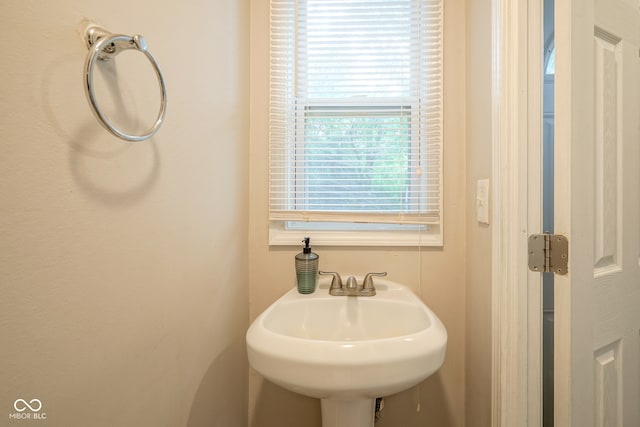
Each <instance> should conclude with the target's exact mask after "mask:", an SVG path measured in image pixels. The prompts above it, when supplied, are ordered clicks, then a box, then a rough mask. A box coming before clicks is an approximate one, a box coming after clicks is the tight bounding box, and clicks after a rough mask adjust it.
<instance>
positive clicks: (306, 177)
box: [269, 0, 442, 245]
mask: <svg viewBox="0 0 640 427" xmlns="http://www.w3.org/2000/svg"><path fill="white" fill-rule="evenodd" d="M270 49H271V52H270V53H271V69H270V82H271V87H270V96H271V98H270V141H269V171H270V172H269V220H270V242H271V243H272V244H279V243H281V244H290V243H298V240H299V237H300V235H301V233H302V231H304V230H307V231H309V232H310V233H311V232H312V230H313V233H312V235H313V236H314V241H315V244H316V245H317V244H323V243H325V244H349V245H353V244H365V245H366V244H382V245H417V244H419V245H439V244H441V243H442V3H441V0H272V1H271V44H270ZM363 223H366V224H369V225H367V226H363V225H362V224H363ZM349 224H353V226H352V227H350V226H349ZM371 233H373V235H370V234H371ZM365 234H366V235H365ZM318 237H320V238H318Z"/></svg>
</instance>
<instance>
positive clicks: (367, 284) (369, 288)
mask: <svg viewBox="0 0 640 427" xmlns="http://www.w3.org/2000/svg"><path fill="white" fill-rule="evenodd" d="M386 275H387V272H386V271H385V272H383V273H367V275H366V276H364V280H363V282H362V291H363V292H365V293H367V294H371V296H373V295H375V294H376V288H375V287H374V286H373V277H374V276H375V277H385V276H386Z"/></svg>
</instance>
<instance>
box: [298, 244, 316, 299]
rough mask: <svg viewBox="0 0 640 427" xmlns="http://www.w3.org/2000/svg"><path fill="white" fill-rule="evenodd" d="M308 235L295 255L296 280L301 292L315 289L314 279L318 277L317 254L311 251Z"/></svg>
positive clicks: (310, 291) (309, 291)
mask: <svg viewBox="0 0 640 427" xmlns="http://www.w3.org/2000/svg"><path fill="white" fill-rule="evenodd" d="M310 240H311V239H310V238H309V237H305V238H304V239H303V240H302V242H303V243H304V247H303V249H302V252H300V253H299V254H298V255H296V279H297V282H298V292H300V293H301V294H311V293H313V292H314V291H315V290H316V280H317V277H318V258H320V257H319V256H318V254H315V253H313V252H311V247H310V246H309V242H310Z"/></svg>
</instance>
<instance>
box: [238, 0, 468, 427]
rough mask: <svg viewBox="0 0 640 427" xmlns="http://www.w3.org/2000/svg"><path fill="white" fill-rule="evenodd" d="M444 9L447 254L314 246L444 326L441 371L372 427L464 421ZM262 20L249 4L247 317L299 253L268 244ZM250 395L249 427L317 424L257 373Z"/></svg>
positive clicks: (455, 157) (460, 185) (457, 31)
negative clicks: (389, 285)
mask: <svg viewBox="0 0 640 427" xmlns="http://www.w3.org/2000/svg"><path fill="white" fill-rule="evenodd" d="M445 3H446V7H445V21H446V22H445V43H446V48H445V49H446V55H445V75H446V77H445V94H446V99H445V118H444V120H445V149H444V161H445V176H444V186H445V194H444V210H445V219H444V222H445V228H444V230H445V235H444V240H445V245H444V248H423V249H422V250H418V249H416V248H400V249H398V248H337V247H314V251H315V252H317V253H318V254H319V255H320V265H321V268H323V269H328V270H337V271H341V272H354V273H359V274H362V273H364V272H367V271H373V270H381V269H382V270H386V271H388V273H389V276H388V277H389V278H390V279H391V280H396V281H399V282H404V283H407V284H408V285H410V286H411V287H412V288H413V289H414V291H415V292H416V293H419V294H421V295H422V297H423V299H424V301H425V302H426V303H427V304H428V305H429V306H430V307H431V308H432V309H433V310H434V311H435V312H436V313H437V314H438V316H439V317H440V318H441V319H442V321H443V322H444V324H445V326H446V327H447V330H448V333H449V343H448V348H447V352H448V353H447V358H446V361H445V364H444V366H443V367H442V368H441V369H440V371H439V372H438V373H437V374H435V375H434V376H432V377H430V378H429V379H427V380H426V381H425V382H423V383H422V384H421V385H420V386H419V387H416V388H413V389H411V390H408V391H406V392H404V393H400V394H398V395H395V396H391V397H389V398H387V399H385V401H386V406H385V410H384V413H383V418H382V420H381V421H380V422H379V423H378V424H376V426H377V427H378V426H379V427H393V426H403V427H411V426H416V427H417V426H421V427H428V426H434V427H448V426H456V427H462V426H464V421H465V415H464V407H465V404H464V396H465V392H464V379H465V364H464V363H465V362H464V359H465V262H464V257H465V231H464V229H465V207H466V205H465V197H464V194H465V154H464V131H465V126H464V123H465V103H464V96H465V76H464V73H465V65H464V64H465V62H464V61H465V37H464V34H465V28H464V22H465V21H464V16H465V9H464V7H465V4H464V1H463V0H450V1H449V0H447V1H446V2H445ZM268 14H269V5H268V2H267V1H263V0H253V1H252V2H251V77H250V80H251V102H250V103H251V131H250V133H251V136H250V140H251V157H250V187H251V190H250V195H251V197H250V200H251V202H250V207H251V208H250V227H249V238H250V242H251V243H250V258H251V260H250V266H251V268H250V316H251V320H253V319H254V318H255V317H256V316H257V315H258V314H260V313H261V312H262V311H263V310H264V309H265V308H266V307H267V306H269V305H270V304H271V303H272V302H273V301H275V300H276V299H277V298H278V297H279V296H280V295H282V294H283V293H284V292H286V291H287V290H288V289H290V288H291V287H293V286H295V274H294V269H293V259H294V255H295V254H296V253H297V252H299V248H297V247H269V245H268V223H267V191H268V188H267V176H268V175H267V166H268V160H267V141H268V133H269V127H268V86H269V80H268V64H269V62H268V50H269V46H268V40H269V28H268V24H269V22H268V20H269V19H268ZM312 237H313V236H312ZM249 389H250V395H249V406H250V408H249V411H250V424H249V425H250V426H251V427H287V426H291V427H299V426H305V427H319V426H320V405H319V401H318V400H315V399H310V398H306V397H303V396H300V395H296V394H294V393H291V392H288V391H286V390H284V389H282V388H280V387H277V386H275V385H273V384H271V383H269V382H267V381H263V379H262V378H261V376H260V375H259V374H257V373H255V372H250V379H249ZM418 402H419V403H420V412H417V411H416V408H417V406H418Z"/></svg>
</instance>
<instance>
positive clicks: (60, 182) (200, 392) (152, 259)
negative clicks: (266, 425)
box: [0, 0, 249, 427]
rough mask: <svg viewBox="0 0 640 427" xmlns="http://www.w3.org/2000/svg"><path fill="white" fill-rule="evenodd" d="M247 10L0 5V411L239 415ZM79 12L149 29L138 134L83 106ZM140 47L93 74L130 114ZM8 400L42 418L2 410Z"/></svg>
mask: <svg viewBox="0 0 640 427" xmlns="http://www.w3.org/2000/svg"><path fill="white" fill-rule="evenodd" d="M248 6H249V5H248V2H247V1H243V0H216V1H210V2H187V3H184V2H183V3H180V4H177V3H171V2H168V3H162V4H160V3H158V2H156V1H150V0H139V1H134V2H131V1H124V0H111V1H110V2H104V1H98V0H60V1H54V2H46V1H27V0H23V1H4V2H2V4H1V5H0V35H1V37H0V52H2V60H1V61H0V420H2V421H0V424H2V425H8V426H11V425H21V426H28V425H35V426H37V425H46V426H61V427H62V426H65V427H66V426H105V427H113V426H134V425H135V426H149V427H158V426H171V427H175V426H220V427H233V426H237V427H241V426H246V425H247V364H246V356H245V345H244V332H245V330H246V327H247V325H248V318H249V314H248V307H247V301H248V267H247V253H248V249H247V240H248V238H247V224H248V201H247V200H248V176H249V171H248V166H247V162H246V160H247V158H248V148H249V147H248V113H247V111H248V97H249V94H248V66H249V64H248V60H249V57H248V41H249V40H248V32H249V27H248V21H249V9H248ZM84 17H89V18H91V19H94V20H96V21H99V22H100V23H101V24H103V25H104V26H105V27H106V28H108V29H110V30H112V31H114V32H123V33H126V34H134V33H140V34H143V35H145V36H146V38H147V41H148V43H149V47H150V50H151V51H152V52H153V53H154V54H155V56H156V57H157V58H158V61H159V62H160V64H161V66H162V69H163V71H164V75H165V78H166V82H167V90H168V94H169V105H168V112H167V117H166V123H165V124H164V126H163V128H162V129H161V130H160V132H159V133H158V134H157V136H156V137H154V138H153V140H152V141H147V142H142V143H138V144H129V143H124V142H122V141H120V140H117V139H116V138H115V137H112V136H110V135H109V134H107V133H106V131H105V130H104V129H102V128H101V127H100V126H99V125H98V122H97V121H96V120H95V118H94V117H93V116H92V115H91V112H90V110H89V107H88V105H87V102H86V100H85V98H84V94H83V89H82V67H83V61H84V58H85V55H86V52H87V49H86V48H85V46H84V44H83V40H82V39H81V36H80V34H79V33H78V29H79V24H80V21H81V19H82V18H84ZM140 58H144V57H143V56H142V55H141V54H139V53H134V52H128V53H126V54H122V57H120V56H119V57H118V58H117V59H116V63H117V64H118V66H116V67H115V71H116V72H115V74H112V75H111V77H109V76H108V73H107V79H108V80H110V83H111V84H112V85H116V84H117V85H119V89H117V90H112V93H123V94H125V95H126V96H125V99H124V101H123V103H122V107H123V108H124V109H125V110H127V116H128V117H133V118H135V117H136V116H137V114H138V112H140V115H141V117H140V122H144V121H145V120H144V118H145V117H147V115H148V114H149V113H151V116H152V117H153V116H154V114H155V113H154V112H155V110H156V108H157V107H156V106H157V95H156V93H157V88H155V87H153V85H152V86H151V87H152V89H153V92H152V93H148V94H147V93H145V92H144V91H143V92H141V93H140V94H137V95H136V94H135V93H136V87H137V84H138V83H144V82H147V83H148V82H153V81H154V76H153V74H152V72H151V69H150V68H149V66H148V65H147V64H146V62H144V60H142V62H141V63H140V66H139V67H138V66H136V67H134V68H135V72H134V73H133V74H131V75H128V74H127V73H125V72H123V71H122V70H123V69H125V68H126V67H125V66H126V65H127V63H128V62H129V61H134V60H140ZM120 66H122V67H124V68H122V69H121V68H120ZM101 68H105V67H102V66H101ZM106 69H107V71H108V69H109V67H106ZM118 70H120V72H118ZM138 75H139V76H140V77H138ZM136 79H137V80H136ZM114 87H115V86H114ZM108 94H109V93H108V92H107V93H106V94H105V93H103V94H102V95H101V99H103V100H104V102H105V104H109V102H108V99H109V98H110V97H109V96H108ZM154 97H155V98H154ZM115 102H118V100H117V99H115ZM116 116H118V115H117V114H116ZM120 119H122V117H120ZM130 121H135V120H130ZM147 123H148V121H147ZM19 398H22V399H25V400H30V399H34V398H37V399H40V400H41V402H42V405H43V407H42V410H41V413H46V417H47V418H46V422H43V421H36V422H28V421H22V422H15V421H11V420H9V419H8V415H9V413H10V412H12V411H13V408H12V406H13V402H14V401H15V400H16V399H19Z"/></svg>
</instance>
